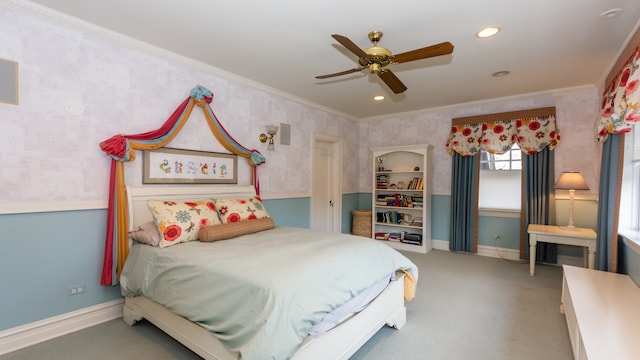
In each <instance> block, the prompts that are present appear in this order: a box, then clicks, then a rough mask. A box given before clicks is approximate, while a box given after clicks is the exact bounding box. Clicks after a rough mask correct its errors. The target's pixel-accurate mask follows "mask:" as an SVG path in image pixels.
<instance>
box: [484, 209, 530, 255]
mask: <svg viewBox="0 0 640 360" xmlns="http://www.w3.org/2000/svg"><path fill="white" fill-rule="evenodd" d="M496 235H497V236H499V239H495V236H496ZM478 245H484V246H491V247H498V248H504V249H514V250H520V218H508V217H495V216H478Z"/></svg>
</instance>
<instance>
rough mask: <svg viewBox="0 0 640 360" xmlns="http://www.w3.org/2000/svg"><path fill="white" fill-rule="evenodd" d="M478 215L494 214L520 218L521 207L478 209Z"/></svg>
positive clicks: (495, 215) (494, 215)
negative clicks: (516, 208)
mask: <svg viewBox="0 0 640 360" xmlns="http://www.w3.org/2000/svg"><path fill="white" fill-rule="evenodd" d="M478 216H492V217H502V218H513V219H519V218H520V209H518V210H515V209H478Z"/></svg>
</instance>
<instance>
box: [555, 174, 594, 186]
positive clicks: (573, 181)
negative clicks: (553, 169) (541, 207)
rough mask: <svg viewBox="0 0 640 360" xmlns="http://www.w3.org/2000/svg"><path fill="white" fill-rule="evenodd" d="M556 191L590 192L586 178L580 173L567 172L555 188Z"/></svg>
mask: <svg viewBox="0 0 640 360" xmlns="http://www.w3.org/2000/svg"><path fill="white" fill-rule="evenodd" d="M553 188H554V189H565V190H589V187H588V186H587V183H586V182H585V181H584V177H582V174H581V173H580V172H579V171H565V172H563V173H562V175H560V178H559V179H558V181H557V182H556V184H555V185H554V186H553Z"/></svg>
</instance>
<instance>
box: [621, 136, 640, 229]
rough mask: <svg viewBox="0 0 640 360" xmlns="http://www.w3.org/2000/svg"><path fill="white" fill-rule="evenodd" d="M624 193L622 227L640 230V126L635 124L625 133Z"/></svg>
mask: <svg viewBox="0 0 640 360" xmlns="http://www.w3.org/2000/svg"><path fill="white" fill-rule="evenodd" d="M624 147H625V149H624V152H625V153H624V164H623V170H622V193H621V196H620V214H625V213H627V214H629V215H628V216H624V215H623V216H620V227H624V228H631V229H633V230H640V127H638V125H634V126H633V130H632V131H631V133H628V134H626V135H625V146H624Z"/></svg>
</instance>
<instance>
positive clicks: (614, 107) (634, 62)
mask: <svg viewBox="0 0 640 360" xmlns="http://www.w3.org/2000/svg"><path fill="white" fill-rule="evenodd" d="M638 67H640V46H639V47H637V48H636V49H635V51H634V52H633V54H632V55H631V56H630V57H629V59H628V60H627V62H626V63H625V65H624V66H623V67H622V69H621V70H620V71H619V72H618V73H617V75H616V76H615V77H614V78H613V80H612V81H611V82H610V84H609V86H608V87H607V88H606V89H605V91H604V94H603V95H602V106H601V108H600V116H599V117H598V119H597V120H596V131H597V133H596V139H597V140H598V141H600V142H603V141H605V140H606V139H607V136H608V135H609V134H620V133H625V132H629V131H631V126H632V125H633V124H634V123H636V122H638V121H640V89H638V87H639V86H640V71H638Z"/></svg>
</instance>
